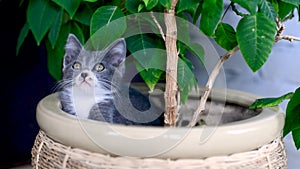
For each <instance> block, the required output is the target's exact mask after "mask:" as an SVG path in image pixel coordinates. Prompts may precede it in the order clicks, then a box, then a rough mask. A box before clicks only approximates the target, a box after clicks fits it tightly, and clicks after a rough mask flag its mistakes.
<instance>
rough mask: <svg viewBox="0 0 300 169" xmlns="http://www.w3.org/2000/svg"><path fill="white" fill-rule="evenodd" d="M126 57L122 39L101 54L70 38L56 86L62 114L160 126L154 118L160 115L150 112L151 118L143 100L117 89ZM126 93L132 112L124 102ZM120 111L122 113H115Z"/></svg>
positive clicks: (134, 93) (71, 35) (123, 87)
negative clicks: (59, 80)
mask: <svg viewBox="0 0 300 169" xmlns="http://www.w3.org/2000/svg"><path fill="white" fill-rule="evenodd" d="M125 57H126V43H125V40H124V39H118V40H116V41H115V42H113V43H112V44H110V45H109V46H108V47H107V48H105V49H104V50H101V51H88V50H85V48H84V47H83V46H82V45H81V43H80V42H79V41H78V39H77V38H76V36H75V35H73V34H70V35H69V37H68V39H67V43H66V46H65V56H64V60H63V70H62V73H63V78H62V81H61V82H60V85H59V86H60V92H59V93H60V94H59V98H60V100H61V105H62V110H63V111H65V112H67V113H69V114H72V115H76V116H78V117H80V118H89V119H93V120H99V121H106V122H110V123H118V124H126V125H128V124H133V125H162V124H163V121H162V117H161V116H160V115H158V114H157V113H160V112H153V111H152V112H153V113H154V114H151V112H149V111H148V109H150V107H151V105H150V102H149V100H148V98H147V97H146V96H144V95H143V94H141V93H139V92H138V91H137V90H134V89H132V88H129V89H128V88H126V86H122V85H120V83H121V80H122V77H123V74H124V72H125V65H124V61H125ZM126 89H127V90H126ZM126 91H127V93H129V97H128V98H130V99H129V100H130V101H131V103H132V104H133V107H134V108H135V110H133V109H134V108H133V107H132V106H130V105H129V104H128V103H127V102H126V101H125V100H126V99H124V96H125V95H126V93H125V92H126ZM125 98H126V97H125ZM117 104H118V105H117ZM119 105H120V106H119ZM152 107H153V106H152ZM117 108H118V109H117ZM120 108H121V109H122V113H120V112H121V111H120V112H119V111H118V110H120ZM127 108H128V109H127ZM156 110H158V109H156ZM134 112H135V113H136V112H138V113H139V114H134ZM153 117H155V118H154V119H153Z"/></svg>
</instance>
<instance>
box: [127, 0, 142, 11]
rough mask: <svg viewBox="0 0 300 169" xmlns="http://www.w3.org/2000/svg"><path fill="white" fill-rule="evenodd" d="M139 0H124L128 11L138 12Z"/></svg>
mask: <svg viewBox="0 0 300 169" xmlns="http://www.w3.org/2000/svg"><path fill="white" fill-rule="evenodd" d="M139 5H140V1H137V0H126V2H125V7H126V9H127V10H128V11H129V12H130V13H138V8H139Z"/></svg>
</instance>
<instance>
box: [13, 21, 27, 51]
mask: <svg viewBox="0 0 300 169" xmlns="http://www.w3.org/2000/svg"><path fill="white" fill-rule="evenodd" d="M28 32H29V28H28V25H27V23H25V24H24V26H23V28H22V29H21V32H20V34H19V37H18V42H17V48H16V55H19V51H20V48H21V46H22V44H23V42H24V40H25V38H26V37H27V35H28Z"/></svg>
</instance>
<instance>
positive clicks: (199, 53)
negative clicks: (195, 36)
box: [187, 43, 205, 65]
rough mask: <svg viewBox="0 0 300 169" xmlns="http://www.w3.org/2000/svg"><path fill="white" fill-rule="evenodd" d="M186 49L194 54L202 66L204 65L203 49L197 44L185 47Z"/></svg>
mask: <svg viewBox="0 0 300 169" xmlns="http://www.w3.org/2000/svg"><path fill="white" fill-rule="evenodd" d="M187 48H188V49H189V50H190V51H191V52H192V53H193V54H194V55H196V57H197V58H198V59H199V60H200V61H201V63H202V64H203V65H204V64H205V59H204V55H205V52H204V49H203V47H202V46H201V45H200V44H198V43H191V44H189V45H187Z"/></svg>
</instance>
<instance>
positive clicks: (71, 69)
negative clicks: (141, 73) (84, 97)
mask: <svg viewBox="0 0 300 169" xmlns="http://www.w3.org/2000/svg"><path fill="white" fill-rule="evenodd" d="M125 57H126V43H125V40H124V39H122V38H121V39H118V40H116V41H115V42H113V43H111V44H110V45H109V46H108V47H106V48H105V49H103V50H101V51H89V50H86V49H85V48H84V46H83V45H82V44H81V43H80V42H79V40H78V39H77V38H76V36H75V35H73V34H70V35H69V36H68V39H67V43H66V46H65V56H64V59H63V69H62V71H63V80H72V85H73V86H75V87H79V88H83V89H84V88H93V87H95V86H97V85H101V84H102V87H105V88H107V86H105V85H111V84H110V83H111V82H112V80H114V81H115V82H116V81H117V80H120V79H121V78H122V76H123V74H124V69H125V68H124V60H125ZM103 85H104V86H103ZM114 85H115V84H114Z"/></svg>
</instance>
